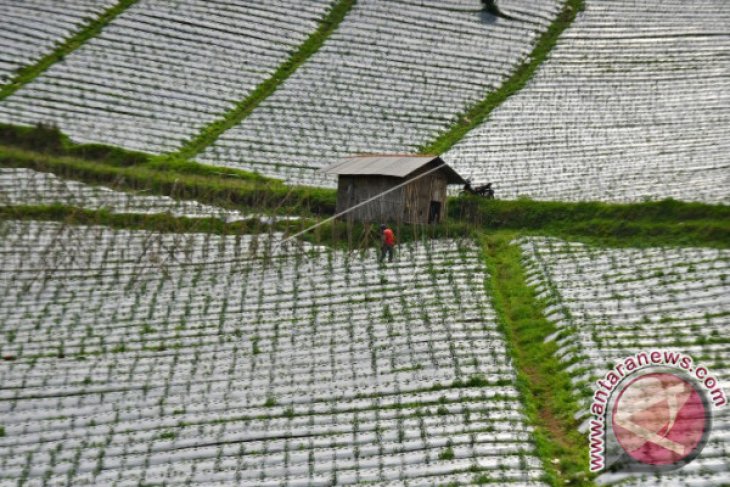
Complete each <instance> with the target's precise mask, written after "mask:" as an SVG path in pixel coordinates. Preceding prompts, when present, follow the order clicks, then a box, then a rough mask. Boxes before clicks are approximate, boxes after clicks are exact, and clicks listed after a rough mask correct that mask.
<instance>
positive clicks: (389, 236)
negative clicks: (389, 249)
mask: <svg viewBox="0 0 730 487" xmlns="http://www.w3.org/2000/svg"><path fill="white" fill-rule="evenodd" d="M383 243H384V244H385V245H395V235H393V230H391V229H390V228H386V229H385V230H383Z"/></svg>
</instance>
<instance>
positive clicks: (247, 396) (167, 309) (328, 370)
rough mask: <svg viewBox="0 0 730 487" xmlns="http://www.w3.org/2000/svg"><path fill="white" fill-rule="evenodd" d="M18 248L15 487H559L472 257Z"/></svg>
mask: <svg viewBox="0 0 730 487" xmlns="http://www.w3.org/2000/svg"><path fill="white" fill-rule="evenodd" d="M0 234H1V237H0V265H2V268H3V269H4V272H3V273H2V275H0V296H2V298H1V299H0V323H1V325H0V326H2V330H1V333H2V335H1V336H2V340H0V344H1V347H2V350H0V352H1V353H2V356H3V358H4V360H3V361H2V362H0V382H1V383H2V384H3V389H2V391H0V425H2V428H3V431H4V436H2V437H0V482H2V481H5V482H13V481H16V482H18V483H21V481H23V480H28V481H31V480H32V481H33V482H41V481H43V480H45V481H47V482H49V483H51V484H63V483H68V484H73V485H121V484H126V483H134V484H138V483H145V484H159V483H163V482H182V481H186V482H189V483H195V484H205V485H217V484H218V483H221V484H230V483H231V482H233V481H235V482H237V483H239V484H241V485H252V486H253V485H255V486H267V485H276V486H279V485H331V484H333V483H338V484H353V483H358V482H365V481H375V482H378V483H379V485H446V484H450V483H455V485H458V484H467V485H468V484H471V483H472V482H474V481H475V480H480V481H484V482H485V483H488V482H494V483H497V484H503V483H505V482H513V483H515V484H516V485H526V486H527V485H538V484H541V478H542V469H541V465H540V463H539V461H538V460H537V458H536V457H535V454H534V447H533V444H532V441H531V434H532V433H531V429H530V427H529V426H527V425H526V423H525V417H524V415H523V413H522V412H521V406H520V403H519V398H518V393H517V391H516V389H515V387H514V385H513V383H514V379H515V375H514V372H513V370H512V366H511V362H510V361H509V359H508V357H507V355H506V350H505V344H504V341H503V339H502V337H501V335H500V334H499V333H498V331H497V326H496V322H495V313H494V311H493V310H492V308H491V305H490V302H489V299H488V296H487V295H486V294H485V290H484V279H485V274H484V272H485V271H484V268H483V266H482V264H481V262H480V260H479V255H478V252H477V248H476V247H475V246H474V245H473V244H472V243H470V242H461V241H449V240H443V241H433V242H430V243H428V244H425V243H419V244H403V245H401V246H399V251H398V256H397V259H396V261H395V262H394V263H392V264H389V265H388V266H383V267H381V266H378V264H377V259H376V255H375V252H374V251H368V252H365V253H363V254H350V253H346V252H342V251H332V250H327V249H325V248H321V247H314V246H311V245H307V246H303V247H302V246H299V245H297V246H293V247H292V246H290V243H288V244H285V245H282V243H281V236H280V235H277V234H272V235H258V236H251V235H248V236H238V237H232V236H231V237H219V236H211V235H206V234H184V235H183V234H178V235H172V234H159V233H148V232H143V231H124V230H110V229H107V228H103V227H95V226H88V227H83V226H64V225H62V224H58V223H40V222H16V221H6V222H4V223H2V224H0Z"/></svg>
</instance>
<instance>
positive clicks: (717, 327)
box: [519, 237, 730, 486]
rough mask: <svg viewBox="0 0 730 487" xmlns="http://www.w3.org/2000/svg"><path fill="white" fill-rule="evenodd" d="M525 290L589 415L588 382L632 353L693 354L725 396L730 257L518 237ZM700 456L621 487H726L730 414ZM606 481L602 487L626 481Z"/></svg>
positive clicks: (607, 477) (718, 420)
mask: <svg viewBox="0 0 730 487" xmlns="http://www.w3.org/2000/svg"><path fill="white" fill-rule="evenodd" d="M519 245H520V246H521V248H522V251H523V255H524V259H525V269H526V272H527V274H528V276H529V282H530V284H531V285H533V286H535V288H536V289H537V290H538V291H539V296H540V297H541V298H544V299H546V300H547V301H548V303H549V305H548V307H547V308H546V309H545V313H546V315H547V316H548V318H550V319H551V320H553V321H554V322H555V323H556V325H557V327H558V332H557V334H556V336H554V337H552V339H554V340H555V341H556V342H557V344H558V346H559V351H558V355H559V357H560V360H561V361H563V362H564V363H565V365H566V370H567V371H568V372H570V374H571V375H572V379H573V384H574V386H575V392H576V395H577V396H578V397H579V398H580V401H581V405H582V411H583V413H584V416H587V415H588V413H589V403H590V399H591V396H592V394H593V387H594V386H593V385H594V381H595V380H597V379H599V378H600V377H602V376H604V375H605V373H606V372H607V371H608V370H610V369H611V368H612V367H613V365H614V364H615V363H617V362H618V361H620V360H622V359H623V358H624V357H627V356H630V355H633V354H636V353H637V352H640V351H644V350H648V349H652V350H653V349H658V350H667V351H679V352H682V353H687V354H690V355H691V356H692V357H693V358H694V359H695V360H696V361H697V362H699V363H702V364H704V365H706V366H707V367H708V368H710V370H712V372H713V374H714V376H715V377H716V378H717V379H718V380H719V381H720V383H721V386H722V387H723V388H724V389H725V390H728V388H729V387H730V363H728V357H730V335H728V331H727V330H728V325H729V324H730V323H729V322H728V320H730V251H728V250H719V249H707V248H643V249H636V248H620V249H610V248H596V247H590V246H587V245H584V244H581V243H577V242H569V241H563V240H559V239H548V238H540V237H528V238H522V239H521V240H520V241H519ZM717 413H718V414H717V415H716V417H715V418H714V421H713V431H712V436H711V437H710V440H709V443H708V444H707V446H706V447H705V449H704V450H703V452H702V454H701V456H700V457H699V458H698V459H696V460H694V461H693V462H692V463H690V464H689V465H686V466H685V467H683V468H682V469H681V470H680V471H678V472H672V473H665V474H662V475H661V476H660V477H659V478H654V475H653V474H652V475H651V476H649V478H642V477H639V478H635V479H634V480H633V481H629V482H628V483H627V484H622V485H636V486H639V485H642V486H643V485H668V484H669V483H672V484H675V485H707V486H712V485H722V484H723V483H724V482H725V481H726V480H727V478H728V476H729V475H730V461H728V458H730V446H729V443H728V440H730V415H728V411H727V408H724V409H721V410H719V411H717ZM625 476H626V474H604V475H603V476H601V477H599V479H598V481H599V482H601V483H613V482H615V481H619V480H625V479H624V477H625Z"/></svg>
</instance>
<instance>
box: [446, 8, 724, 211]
mask: <svg viewBox="0 0 730 487" xmlns="http://www.w3.org/2000/svg"><path fill="white" fill-rule="evenodd" d="M729 23H730V4H728V3H727V2H724V1H722V0H701V1H698V2H693V3H692V4H691V7H689V6H688V5H687V3H686V2H682V1H679V0H671V1H664V0H662V1H654V0H650V1H642V2H636V1H634V0H610V1H604V0H587V1H586V2H585V11H584V12H582V13H581V14H579V16H578V17H577V18H576V20H575V21H574V22H573V24H572V25H571V26H570V27H569V28H568V29H567V30H566V31H565V32H564V33H563V35H562V36H561V38H560V40H559V41H558V44H557V46H556V47H555V48H554V49H553V50H552V52H551V53H550V56H549V58H548V59H547V60H546V61H545V62H543V64H542V65H541V66H540V68H539V70H538V71H537V73H536V74H535V76H534V77H533V79H532V80H531V81H530V82H529V83H528V84H527V86H525V88H523V89H522V90H521V91H520V92H519V93H518V94H516V95H513V96H512V97H510V98H509V99H507V100H506V101H505V102H504V103H503V104H502V105H501V106H499V107H498V108H497V109H495V110H494V111H493V112H492V113H491V114H490V116H489V119H488V120H487V121H486V122H485V123H483V124H482V125H481V126H480V127H478V128H476V129H474V130H473V131H471V132H470V133H469V134H467V135H466V137H465V138H464V139H462V140H461V141H460V142H459V143H457V144H456V146H454V147H453V148H452V149H451V150H450V151H448V152H447V153H446V154H445V155H444V159H445V160H446V161H447V162H449V163H450V164H452V165H453V166H454V167H455V168H456V169H457V170H458V171H460V172H461V173H462V174H464V175H465V177H472V178H473V179H474V180H476V181H485V182H486V181H493V182H495V186H496V189H497V195H498V197H500V198H509V199H512V198H518V197H523V196H524V197H530V198H533V199H539V200H555V201H585V200H601V201H616V202H626V201H642V200H644V199H652V200H656V199H663V198H668V197H671V198H675V199H679V200H684V201H703V202H707V203H725V204H727V203H729V202H730V192H728V190H727V188H728V186H729V185H730V171H728V154H729V153H730V139H728V137H727V134H728V132H730V112H729V111H728V108H727V107H728V103H727V102H728V98H727V97H728V93H730V81H729V78H728V77H727V76H726V74H725V73H727V70H728V69H730V57H728V52H730V36H728V30H727V26H728V24H729Z"/></svg>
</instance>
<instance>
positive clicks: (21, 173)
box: [0, 167, 248, 221]
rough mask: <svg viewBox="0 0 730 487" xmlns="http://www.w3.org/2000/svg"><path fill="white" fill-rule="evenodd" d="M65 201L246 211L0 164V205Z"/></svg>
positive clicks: (184, 212) (186, 212) (213, 213)
mask: <svg viewBox="0 0 730 487" xmlns="http://www.w3.org/2000/svg"><path fill="white" fill-rule="evenodd" d="M54 204H56V205H65V206H72V207H76V208H84V209H90V210H101V209H106V210H110V211H112V212H114V213H145V214H155V213H169V214H171V215H174V216H187V217H201V218H211V217H217V218H221V219H223V220H227V221H235V220H243V219H246V218H248V217H247V216H246V215H244V214H242V213H241V212H239V211H235V210H225V209H223V208H217V207H214V206H210V205H204V204H201V203H198V202H197V201H184V200H182V201H181V200H176V199H173V198H170V197H169V196H147V195H145V194H133V193H124V192H121V191H115V190H112V189H109V188H106V187H104V186H90V185H87V184H84V183H81V182H78V181H72V180H68V179H63V178H59V177H58V176H56V175H54V174H51V173H44V172H38V171H33V170H32V169H25V168H3V167H0V205H2V206H20V205H26V206H43V205H54Z"/></svg>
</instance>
